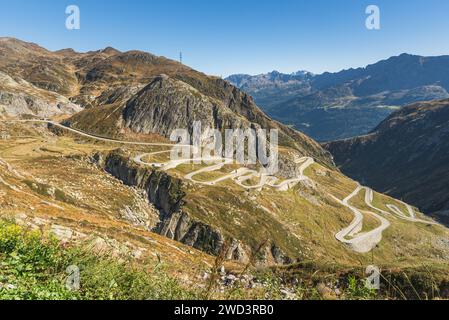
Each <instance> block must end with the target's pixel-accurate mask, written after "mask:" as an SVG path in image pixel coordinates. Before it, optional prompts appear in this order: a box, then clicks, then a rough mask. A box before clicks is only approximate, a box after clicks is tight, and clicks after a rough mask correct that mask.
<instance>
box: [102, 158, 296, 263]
mask: <svg viewBox="0 0 449 320" xmlns="http://www.w3.org/2000/svg"><path fill="white" fill-rule="evenodd" d="M93 159H94V162H95V163H97V164H98V165H99V166H101V167H102V168H104V170H105V171H106V172H108V173H109V174H111V175H112V176H114V177H115V178H117V179H119V180H120V181H122V182H123V183H124V184H126V185H129V186H134V187H138V188H140V189H143V190H145V191H146V194H147V196H148V201H149V202H150V203H151V204H152V205H154V207H155V208H156V209H157V210H158V211H159V223H158V224H157V225H156V226H155V227H154V228H153V231H154V232H156V233H158V234H160V235H163V236H165V237H168V238H170V239H173V240H176V241H179V242H181V243H183V244H185V245H188V246H192V247H194V248H196V249H199V250H201V251H204V252H206V253H209V254H212V255H218V254H220V252H221V251H222V250H225V249H224V247H225V246H226V256H227V259H232V260H236V261H239V262H242V263H247V262H248V261H249V257H250V256H251V255H252V254H254V250H255V248H254V247H251V246H250V245H249V244H248V243H247V242H246V241H245V240H243V239H238V238H237V237H236V236H235V234H233V233H232V232H231V233H230V232H225V231H223V228H221V227H220V225H219V224H212V223H208V222H207V221H205V220H203V219H201V218H200V217H198V215H197V214H196V213H195V212H194V211H192V210H191V208H189V206H188V205H186V203H187V202H188V201H189V200H188V198H189V197H187V192H188V189H189V186H187V185H186V184H185V183H184V182H183V181H182V180H181V179H179V178H176V177H174V176H171V175H169V174H167V173H165V172H161V171H156V170H150V169H148V168H144V167H141V166H138V165H136V164H135V163H133V162H132V161H130V159H129V155H127V154H126V153H124V152H123V151H121V150H116V151H113V152H111V153H108V154H106V155H103V154H97V155H95V156H93ZM209 214H210V215H214V214H215V212H213V211H211V212H210V213H209ZM270 261H271V262H274V263H277V264H286V263H291V262H293V261H294V260H293V259H292V258H290V257H288V256H287V255H286V254H285V253H284V251H283V249H281V248H280V247H278V245H277V244H276V243H275V242H273V241H270V242H267V244H266V245H265V246H264V250H263V251H262V252H261V255H260V257H259V258H258V261H257V262H258V263H263V264H265V263H269V262H270Z"/></svg>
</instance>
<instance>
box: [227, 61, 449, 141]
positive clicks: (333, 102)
mask: <svg viewBox="0 0 449 320" xmlns="http://www.w3.org/2000/svg"><path fill="white" fill-rule="evenodd" d="M227 80H228V81H230V82H231V83H233V84H234V85H236V86H237V87H239V88H241V89H242V90H244V91H246V92H248V93H249V94H251V95H253V97H254V98H255V101H256V103H257V104H258V105H259V106H261V108H262V109H263V110H264V111H266V112H267V113H268V114H269V115H270V116H271V117H273V118H274V119H276V120H279V121H282V122H284V123H286V124H290V125H293V126H295V128H296V129H298V130H300V131H303V132H304V133H306V134H308V135H310V136H311V137H313V138H315V139H316V140H319V141H329V140H336V139H342V138H348V137H352V136H357V135H361V134H365V133H368V132H369V131H371V130H372V129H373V128H375V127H376V126H377V125H378V124H379V123H380V122H381V121H382V120H384V119H385V118H386V117H387V116H388V115H389V114H391V113H392V112H393V111H395V110H397V109H399V108H401V107H402V106H404V105H407V104H409V103H413V102H417V101H430V100H435V99H445V98H449V93H448V90H449V56H439V57H422V56H417V55H410V54H401V55H400V56H396V57H391V58H389V59H387V60H383V61H379V62H377V63H375V64H372V65H369V66H367V67H365V68H357V69H348V70H343V71H340V72H337V73H329V72H326V73H323V74H320V75H313V74H311V73H308V72H299V74H296V73H295V74H290V75H285V74H281V73H278V72H272V73H269V74H265V75H257V76H247V75H232V76H230V77H228V78H227Z"/></svg>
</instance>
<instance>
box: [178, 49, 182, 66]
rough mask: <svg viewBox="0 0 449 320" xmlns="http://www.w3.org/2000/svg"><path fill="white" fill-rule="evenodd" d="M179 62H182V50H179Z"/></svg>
mask: <svg viewBox="0 0 449 320" xmlns="http://www.w3.org/2000/svg"><path fill="white" fill-rule="evenodd" d="M179 63H181V64H182V51H180V52H179Z"/></svg>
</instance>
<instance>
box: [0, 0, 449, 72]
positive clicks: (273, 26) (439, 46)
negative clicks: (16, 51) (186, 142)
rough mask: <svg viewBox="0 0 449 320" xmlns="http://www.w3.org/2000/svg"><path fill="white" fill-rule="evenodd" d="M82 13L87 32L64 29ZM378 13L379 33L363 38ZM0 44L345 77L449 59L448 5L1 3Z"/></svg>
mask: <svg viewBox="0 0 449 320" xmlns="http://www.w3.org/2000/svg"><path fill="white" fill-rule="evenodd" d="M71 4H75V5H78V6H79V8H80V11H81V29H80V30H71V31H69V30H67V29H66V28H65V20H66V14H65V9H66V7H67V6H68V5H71ZM369 4H375V5H378V6H379V8H380V10H381V29H380V30H368V29H366V28H365V19H366V17H367V15H366V14H365V8H366V7H367V6H368V5H369ZM0 5H1V7H0V35H1V36H12V37H16V38H19V39H22V40H26V41H32V42H36V43H38V44H40V45H42V46H44V47H46V48H48V49H51V50H57V49H61V48H67V47H72V48H74V49H75V50H77V51H88V50H97V49H100V48H104V47H106V46H112V47H115V48H117V49H119V50H123V51H125V50H131V49H139V50H144V51H149V52H152V53H154V54H157V55H163V56H166V57H168V58H172V59H178V58H179V52H180V51H182V52H183V57H184V63H185V64H187V65H189V66H191V67H193V68H195V69H198V70H200V71H203V72H206V73H208V74H214V75H222V76H227V75H229V74H232V73H249V74H257V73H264V72H268V71H271V70H278V71H281V72H293V71H296V70H308V71H312V72H314V73H321V72H323V71H338V70H340V69H343V68H348V67H358V66H365V65H367V64H369V63H373V62H376V61H378V60H381V59H384V58H387V57H389V56H392V55H397V54H400V53H403V52H407V53H414V54H420V55H440V54H449V41H448V40H449V1H447V0H370V1H365V0H270V1H268V0H127V1H119V0H68V1H66V0H10V1H6V0H0Z"/></svg>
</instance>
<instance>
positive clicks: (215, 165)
mask: <svg viewBox="0 0 449 320" xmlns="http://www.w3.org/2000/svg"><path fill="white" fill-rule="evenodd" d="M0 122H35V123H47V124H51V125H53V126H55V127H59V128H62V129H65V130H67V131H69V132H72V133H75V134H78V135H80V136H83V137H86V138H91V139H96V140H99V141H105V142H111V143H118V144H128V145H142V146H166V147H171V149H169V150H163V151H156V152H152V153H144V154H139V155H137V156H136V157H134V159H133V161H134V162H136V163H138V164H140V165H145V166H151V167H155V168H160V169H161V170H164V171H166V170H170V169H174V168H177V167H178V166H180V165H183V164H189V163H192V162H193V163H195V162H200V163H203V162H204V163H206V164H209V163H210V164H211V165H208V166H206V167H204V168H201V169H199V170H196V171H194V172H191V173H188V174H186V175H185V176H184V178H185V179H186V180H189V181H191V182H193V183H196V184H202V185H209V186H214V185H216V184H218V183H220V182H222V181H225V180H229V179H231V180H233V181H234V182H235V183H236V184H237V185H239V186H240V187H242V188H244V189H262V188H263V187H271V188H274V189H276V190H278V191H286V190H288V189H290V188H292V187H293V186H295V185H297V184H298V183H299V182H301V181H304V180H310V178H308V177H307V176H305V174H304V171H305V170H306V169H307V168H308V167H310V166H311V165H312V164H314V163H315V161H314V159H312V158H310V157H297V158H295V160H294V162H295V163H296V164H298V165H300V167H299V175H298V176H297V177H295V178H291V179H286V180H283V181H280V182H279V178H277V177H275V176H273V175H269V174H266V173H265V172H264V171H263V169H262V170H261V171H256V170H251V169H248V168H245V167H241V168H239V169H237V170H234V171H233V172H230V173H228V174H224V175H223V176H221V177H219V178H216V179H214V180H210V181H199V180H196V179H194V177H195V176H196V175H198V174H201V173H205V172H214V171H218V170H221V169H222V168H223V167H224V166H225V165H230V164H232V163H233V162H234V160H233V159H227V158H222V157H205V158H193V159H192V158H190V159H179V160H170V161H168V162H164V163H160V162H146V161H144V160H143V158H146V157H149V158H151V157H152V156H155V155H160V154H164V153H170V152H171V151H172V149H173V148H185V147H188V148H192V149H194V148H195V147H194V146H191V145H179V144H177V145H175V144H169V143H149V142H133V141H122V140H116V139H110V138H105V137H101V136H96V135H92V134H88V133H85V132H83V131H80V130H77V129H73V128H70V127H67V126H64V125H62V124H59V123H57V122H54V121H50V120H0ZM253 178H258V179H259V182H258V183H257V184H254V185H247V184H245V183H244V182H246V181H248V180H251V179H253ZM0 182H1V183H3V184H5V181H4V180H3V179H1V180H0ZM361 191H365V197H364V201H365V204H366V205H367V206H368V207H369V208H371V209H373V210H374V211H376V212H378V213H381V214H382V215H384V216H386V217H388V218H391V219H395V218H399V219H403V220H407V221H409V222H414V223H425V224H429V225H438V223H435V222H433V221H427V220H423V219H418V218H416V215H415V212H414V210H413V208H412V207H411V206H410V205H408V204H406V203H404V202H402V201H399V200H397V202H398V203H400V204H402V205H404V206H405V207H406V208H407V211H408V215H406V214H405V213H404V212H402V210H400V209H399V207H398V206H397V205H395V204H386V207H387V208H388V209H389V210H390V212H388V211H386V210H383V209H380V208H377V207H376V206H374V205H373V199H374V194H373V190H372V189H370V188H368V187H364V186H361V185H360V184H358V185H357V187H356V189H355V190H354V191H353V192H352V193H351V194H350V195H348V196H347V197H346V198H345V199H343V200H340V199H338V198H337V197H335V196H334V195H332V194H329V196H330V197H331V198H332V199H334V200H335V201H336V202H337V203H339V204H341V205H342V206H344V207H346V208H348V209H349V210H350V211H352V213H353V214H354V219H353V220H352V221H351V223H350V224H349V226H347V227H346V228H344V229H342V230H341V231H339V232H337V233H336V234H335V238H336V239H337V240H338V241H340V242H341V243H344V244H346V245H347V246H348V247H349V248H350V249H352V250H354V251H356V252H359V253H366V252H369V251H371V250H372V249H373V248H375V247H376V245H377V244H378V243H379V242H380V241H381V240H382V233H383V231H384V230H386V229H387V228H388V227H389V226H390V221H389V220H387V219H386V218H385V217H383V216H381V215H379V214H377V213H374V212H372V211H363V212H362V210H360V209H358V208H356V207H354V206H353V205H351V204H350V201H351V199H353V198H354V197H356V196H357V195H358V194H359V193H360V192H361ZM364 213H365V214H370V215H371V216H373V217H374V218H375V219H376V220H377V221H378V222H379V226H378V227H376V228H374V229H372V230H370V231H368V232H362V230H363V221H364Z"/></svg>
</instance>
